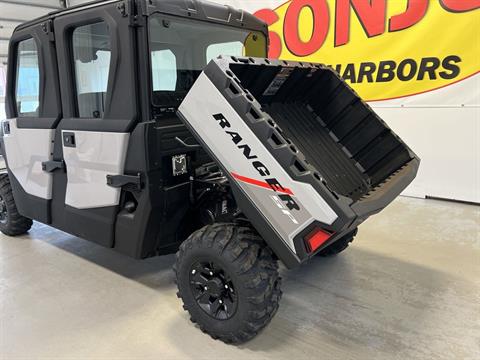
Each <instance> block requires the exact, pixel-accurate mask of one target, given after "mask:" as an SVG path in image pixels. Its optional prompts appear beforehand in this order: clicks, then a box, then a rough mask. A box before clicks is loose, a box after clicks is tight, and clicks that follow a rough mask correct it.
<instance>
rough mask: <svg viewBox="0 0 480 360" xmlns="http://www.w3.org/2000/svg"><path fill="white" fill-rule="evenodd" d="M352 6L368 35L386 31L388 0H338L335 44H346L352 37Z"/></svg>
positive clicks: (371, 35)
mask: <svg viewBox="0 0 480 360" xmlns="http://www.w3.org/2000/svg"><path fill="white" fill-rule="evenodd" d="M350 8H352V9H353V10H354V11H355V13H356V14H357V17H358V20H359V21H360V24H362V27H363V29H364V30H365V33H366V34H367V36H368V37H373V36H377V35H381V34H383V33H384V32H385V21H386V10H387V5H386V0H371V1H369V0H337V5H336V8H335V13H336V15H335V19H336V21H335V46H341V45H345V44H346V43H348V41H349V39H350Z"/></svg>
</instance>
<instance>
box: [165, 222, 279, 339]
mask: <svg viewBox="0 0 480 360" xmlns="http://www.w3.org/2000/svg"><path fill="white" fill-rule="evenodd" d="M174 270H175V275H176V280H177V285H178V294H177V295H178V297H180V298H181V299H182V300H183V304H184V306H183V307H184V309H185V310H186V311H188V312H189V314H190V319H191V321H192V322H194V323H197V324H198V325H199V327H200V329H201V330H202V331H203V332H205V333H208V334H209V335H210V336H211V337H212V338H214V339H219V340H222V341H224V342H226V343H235V344H238V343H243V342H246V341H248V340H250V339H252V338H253V337H255V336H256V335H257V334H258V333H259V332H260V331H261V330H262V329H263V328H264V327H265V326H266V325H267V324H268V323H269V322H270V320H271V319H272V317H273V316H274V315H275V313H276V312H277V309H278V303H279V300H280V298H281V295H282V293H281V291H280V277H279V275H278V264H277V261H276V260H275V259H274V257H273V254H272V252H271V250H270V249H269V248H268V247H267V246H266V244H265V243H264V242H263V240H262V239H261V238H260V237H259V236H258V234H257V233H256V232H255V231H253V230H252V229H251V228H249V227H243V226H239V225H235V224H213V225H208V226H205V227H204V228H202V229H200V230H198V231H196V232H194V233H193V234H192V235H191V236H190V237H189V238H188V239H187V240H186V241H184V242H183V244H182V245H181V246H180V249H179V251H178V253H177V258H176V264H175V267H174Z"/></svg>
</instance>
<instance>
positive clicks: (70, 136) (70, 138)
mask: <svg viewBox="0 0 480 360" xmlns="http://www.w3.org/2000/svg"><path fill="white" fill-rule="evenodd" d="M63 146H65V147H72V148H74V147H76V144H75V133H73V132H64V133H63Z"/></svg>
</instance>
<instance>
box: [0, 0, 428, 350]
mask: <svg viewBox="0 0 480 360" xmlns="http://www.w3.org/2000/svg"><path fill="white" fill-rule="evenodd" d="M267 49H268V31H267V26H266V24H265V23H264V22H262V21H260V20H259V19H257V18H255V17H254V16H253V15H250V14H248V13H246V12H244V11H241V10H235V9H233V8H231V7H228V6H221V5H217V4H213V3H209V2H203V1H197V0H188V1H187V0H185V1H184V0H112V1H102V2H93V3H88V4H85V5H81V6H77V7H72V8H69V9H65V10H61V11H58V12H53V13H50V14H48V15H46V16H44V17H41V18H39V19H36V20H33V21H30V22H27V23H25V24H22V25H20V26H18V27H17V28H16V30H15V31H14V33H13V36H12V38H11V43H10V47H9V57H8V64H9V67H8V74H7V93H6V111H7V116H8V119H7V120H5V121H3V123H2V130H3V136H2V140H1V150H2V154H3V155H4V156H5V159H6V162H7V169H8V173H7V174H3V175H1V177H0V199H1V200H0V213H1V217H0V230H1V231H2V232H3V233H4V234H7V235H12V236H13V235H20V234H24V233H25V232H27V231H28V230H29V229H30V227H31V226H32V220H36V221H39V222H42V223H44V224H49V225H51V226H53V227H55V228H58V229H61V230H63V231H66V232H68V233H70V234H74V235H76V236H78V237H81V238H84V239H88V240H90V241H93V242H96V243H98V244H101V245H103V246H106V247H110V248H113V249H115V250H116V251H118V252H120V253H122V254H125V255H128V256H131V257H134V258H138V259H144V258H148V257H151V256H157V255H163V254H170V253H175V252H176V254H177V255H176V263H175V269H174V270H175V274H176V281H177V285H178V296H179V297H180V298H181V299H182V300H183V304H184V308H185V310H187V311H188V312H189V313H190V317H191V320H192V321H193V322H196V323H198V326H199V327H200V329H201V330H203V331H204V332H206V333H208V334H210V335H211V336H212V337H213V338H216V339H220V340H222V341H225V342H227V343H241V342H244V341H247V340H249V339H251V338H252V337H254V336H255V335H256V334H257V333H258V332H259V331H260V330H261V329H262V328H264V327H265V326H266V325H267V324H268V323H269V321H270V320H271V318H272V317H273V316H274V314H275V313H276V311H277V309H278V304H279V300H280V297H281V290H280V277H279V272H278V264H277V263H278V262H279V261H280V262H282V263H283V264H284V265H285V266H286V267H287V268H292V267H295V266H298V265H300V264H302V263H305V262H306V261H307V260H308V259H310V258H312V257H313V256H317V255H319V256H329V255H335V254H337V253H339V252H341V251H343V250H344V249H346V248H347V246H348V245H349V243H350V242H351V241H352V240H353V237H354V236H355V234H356V232H357V227H358V226H359V225H360V224H361V223H362V222H363V221H365V220H366V219H367V218H368V217H369V216H371V215H373V214H375V213H377V212H379V211H380V210H381V209H383V208H384V207H385V206H386V205H388V204H389V203H390V202H391V201H392V200H393V199H394V198H395V197H396V196H398V195H399V194H400V193H401V192H402V191H403V190H404V188H405V187H406V186H407V185H408V184H409V183H410V182H411V181H412V180H413V179H414V177H415V175H416V172H417V169H418V166H419V159H418V158H417V157H416V156H415V154H414V153H413V152H412V151H411V150H410V149H409V148H408V147H407V146H406V145H405V144H404V143H403V142H402V141H401V140H400V139H399V138H398V136H397V135H395V134H394V133H393V132H392V130H390V129H389V128H388V126H387V125H386V124H385V123H384V122H383V121H382V120H381V119H380V118H379V117H378V116H377V115H376V114H375V113H374V112H373V111H372V110H371V109H370V107H369V106H368V105H367V104H365V103H364V102H363V101H362V100H361V99H360V98H359V97H358V96H357V94H356V93H355V92H354V91H353V90H352V89H351V88H350V87H349V86H347V85H346V84H345V82H344V81H343V80H342V79H341V78H340V77H339V76H338V74H337V73H336V72H334V71H333V70H332V69H331V68H329V67H327V66H324V65H320V64H310V63H300V62H291V61H281V60H273V59H267Z"/></svg>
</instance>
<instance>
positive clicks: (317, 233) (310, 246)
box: [305, 228, 333, 252]
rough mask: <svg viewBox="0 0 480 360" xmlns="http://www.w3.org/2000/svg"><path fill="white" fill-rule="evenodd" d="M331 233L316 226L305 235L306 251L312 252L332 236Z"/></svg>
mask: <svg viewBox="0 0 480 360" xmlns="http://www.w3.org/2000/svg"><path fill="white" fill-rule="evenodd" d="M332 235H333V233H330V232H328V231H325V230H322V229H319V228H316V229H315V230H314V231H312V232H311V233H310V234H308V235H307V236H305V245H306V246H307V250H308V252H314V251H315V250H317V249H318V248H319V247H320V246H322V245H323V244H324V243H325V242H326V241H327V240H328V239H330V238H331V237H332Z"/></svg>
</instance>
